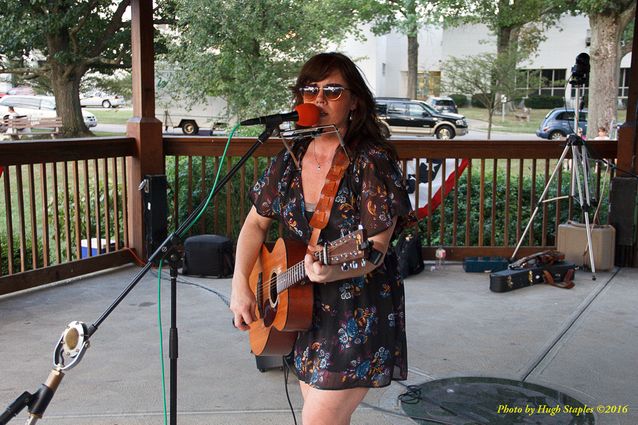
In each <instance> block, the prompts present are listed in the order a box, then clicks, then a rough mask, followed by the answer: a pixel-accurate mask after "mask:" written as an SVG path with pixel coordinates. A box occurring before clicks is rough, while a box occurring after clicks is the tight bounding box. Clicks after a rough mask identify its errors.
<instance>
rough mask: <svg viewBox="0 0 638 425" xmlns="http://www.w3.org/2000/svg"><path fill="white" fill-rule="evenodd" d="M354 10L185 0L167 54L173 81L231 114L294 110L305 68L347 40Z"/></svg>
mask: <svg viewBox="0 0 638 425" xmlns="http://www.w3.org/2000/svg"><path fill="white" fill-rule="evenodd" d="M353 7H354V5H353V4H349V3H345V2H343V1H338V0H326V1H323V2H320V3H318V2H290V1H287V0H260V1H254V0H242V1H234V2H228V1H225V0H179V1H178V2H177V9H176V17H177V26H176V31H175V34H176V35H175V37H174V39H173V43H172V46H171V48H170V49H169V53H168V55H167V56H166V57H165V59H166V60H168V61H170V62H171V63H172V64H173V65H172V68H173V70H174V71H173V72H172V75H171V78H172V80H173V81H171V83H172V85H173V86H175V85H179V86H181V87H182V88H183V89H184V90H185V91H186V92H187V94H188V96H189V97H190V98H192V99H197V98H203V97H204V96H218V97H222V98H224V99H225V100H226V102H227V104H228V108H229V111H228V113H229V114H231V115H236V116H244V117H245V116H248V115H259V114H264V113H272V111H273V110H274V109H283V108H286V109H287V108H289V107H290V99H291V92H290V90H289V88H290V86H291V84H292V83H294V78H295V76H296V75H297V73H298V72H299V69H300V68H301V65H302V64H303V62H305V61H306V60H307V59H308V58H309V57H310V56H311V55H313V54H314V53H318V52H320V51H324V50H325V49H326V47H327V46H328V44H329V43H330V42H334V41H338V40H340V39H341V38H342V37H344V36H345V34H346V33H347V32H348V31H349V28H351V27H352V26H353V25H352V23H353V22H355V21H356V19H357V13H356V10H355V9H354V8H353Z"/></svg>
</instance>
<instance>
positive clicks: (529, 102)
mask: <svg viewBox="0 0 638 425" xmlns="http://www.w3.org/2000/svg"><path fill="white" fill-rule="evenodd" d="M525 106H527V107H528V108H532V109H553V108H560V107H561V106H565V99H564V98H563V97H562V96H538V95H536V96H530V97H528V98H527V99H525Z"/></svg>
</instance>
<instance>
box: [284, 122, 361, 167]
mask: <svg viewBox="0 0 638 425" xmlns="http://www.w3.org/2000/svg"><path fill="white" fill-rule="evenodd" d="M323 134H336V135H337V137H338V138H339V144H340V145H341V147H342V148H343V151H344V152H345V154H346V157H347V158H348V161H349V162H350V161H351V159H350V156H349V155H348V150H347V149H346V145H345V142H344V141H343V137H341V133H339V129H338V128H337V127H336V126H335V125H334V124H330V125H322V126H317V127H305V128H297V129H294V130H285V131H280V132H279V138H280V139H281V142H282V143H283V144H284V147H285V148H286V150H287V151H288V153H290V155H291V156H292V159H293V161H294V162H295V165H296V166H297V169H298V170H301V164H300V163H299V159H298V158H297V157H296V156H295V154H294V153H293V151H292V147H291V145H290V143H292V144H295V143H296V142H298V141H301V140H303V139H306V138H312V139H314V138H316V137H319V136H321V135H323Z"/></svg>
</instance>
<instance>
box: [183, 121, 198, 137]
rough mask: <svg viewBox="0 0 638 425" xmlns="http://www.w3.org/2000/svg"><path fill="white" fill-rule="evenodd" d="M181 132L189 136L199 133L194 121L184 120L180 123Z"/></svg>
mask: <svg viewBox="0 0 638 425" xmlns="http://www.w3.org/2000/svg"><path fill="white" fill-rule="evenodd" d="M182 132H183V133H184V134H187V135H189V136H192V135H193V134H197V133H199V127H198V126H197V123H196V122H195V121H184V123H183V124H182Z"/></svg>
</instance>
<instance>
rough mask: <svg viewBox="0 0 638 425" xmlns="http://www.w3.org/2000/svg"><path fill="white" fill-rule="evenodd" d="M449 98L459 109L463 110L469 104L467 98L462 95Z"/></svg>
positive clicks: (453, 95)
mask: <svg viewBox="0 0 638 425" xmlns="http://www.w3.org/2000/svg"><path fill="white" fill-rule="evenodd" d="M450 97H451V98H452V100H453V101H454V103H456V106H457V107H459V108H464V107H466V106H467V105H468V104H469V103H470V102H469V101H468V99H467V96H466V95H464V94H451V95H450Z"/></svg>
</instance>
